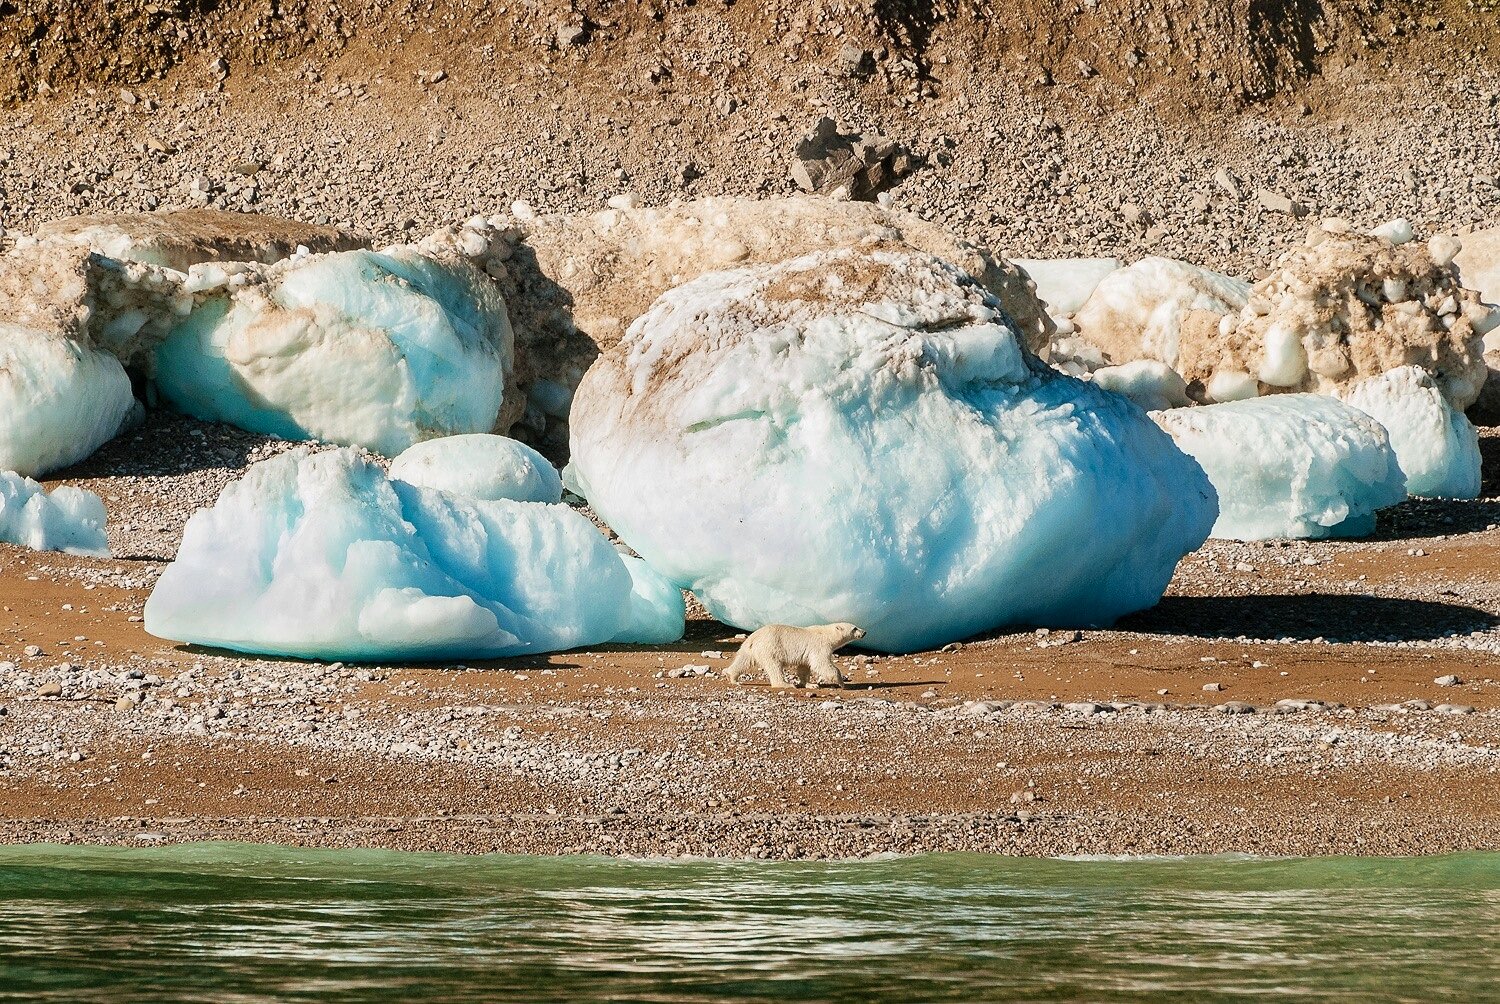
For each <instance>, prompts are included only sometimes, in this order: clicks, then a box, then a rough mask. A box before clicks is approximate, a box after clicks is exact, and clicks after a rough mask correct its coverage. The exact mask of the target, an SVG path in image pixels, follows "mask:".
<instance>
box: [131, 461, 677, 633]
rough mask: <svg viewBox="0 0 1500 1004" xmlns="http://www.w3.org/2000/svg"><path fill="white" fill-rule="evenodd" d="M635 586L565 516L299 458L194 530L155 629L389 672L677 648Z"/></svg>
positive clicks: (605, 549) (271, 467)
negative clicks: (639, 644) (398, 662)
mask: <svg viewBox="0 0 1500 1004" xmlns="http://www.w3.org/2000/svg"><path fill="white" fill-rule="evenodd" d="M639 581H645V582H646V584H647V586H648V587H650V586H651V583H650V581H649V579H647V578H645V577H644V576H639V577H638V576H637V574H636V572H635V570H633V569H632V568H631V567H630V566H629V565H628V564H627V562H626V561H625V560H624V559H623V558H622V557H621V555H619V554H618V553H617V552H616V551H615V549H614V548H613V547H612V546H611V545H610V544H609V542H608V541H607V540H605V538H604V536H603V534H601V533H600V532H599V531H598V530H597V529H596V528H595V527H594V526H593V524H591V523H590V522H589V521H588V520H587V519H586V518H584V517H583V516H582V515H580V514H578V513H576V512H574V511H573V510H571V509H569V508H568V507H567V506H561V505H544V504H539V503H534V502H513V501H509V500H499V501H476V500H473V499H467V498H463V497H461V496H458V495H453V494H450V493H447V492H441V491H435V490H432V489H428V488H419V487H416V486H414V485H409V484H405V483H404V482H400V481H392V480H389V479H388V478H386V476H385V475H384V474H383V473H382V472H381V470H380V468H379V467H377V466H375V465H374V464H372V463H370V462H369V461H367V460H364V459H362V458H361V457H360V456H359V455H358V454H357V453H355V451H353V450H347V449H344V450H334V451H328V452H323V453H317V454H309V453H306V452H305V451H300V450H299V451H293V452H292V453H289V454H284V455H282V456H280V457H276V458H273V459H271V460H267V461H264V462H262V463H259V464H256V465H254V466H253V467H251V468H250V470H249V471H247V472H246V474H245V476H244V477H243V478H241V479H240V480H239V481H236V482H234V483H232V484H230V485H229V486H228V487H226V488H225V489H224V491H223V493H222V494H221V495H220V496H219V499H218V501H217V502H216V503H215V504H214V506H213V507H212V508H210V509H204V510H202V511H200V512H199V513H197V514H196V515H194V516H193V518H192V519H191V520H190V521H189V522H188V526H187V530H186V532H185V533H184V535H183V540H182V546H181V548H180V549H179V551H178V553H177V560H176V561H174V562H173V563H172V564H171V565H170V566H168V568H167V569H166V571H165V572H163V573H162V576H161V579H160V581H159V582H158V583H157V586H156V589H155V590H154V591H153V592H152V594H151V597H150V599H149V600H148V601H147V603H146V616H145V622H146V630H147V631H149V632H151V633H152V634H154V635H156V636H158V637H162V638H170V639H173V640H176V641H184V642H192V643H196V644H201V645H212V646H216V647H219V648H227V649H234V650H237V651H243V652H256V653H263V654H268V655H283V656H297V657H305V658H318V659H351V660H379V661H385V660H395V659H473V658H488V657H499V656H511V655H520V654H525V653H539V652H550V651H557V650H560V649H567V648H576V647H578V646H584V645H595V644H600V643H603V642H609V641H614V640H624V639H626V638H629V639H634V638H636V637H642V636H646V635H649V636H650V637H651V638H653V639H654V640H675V639H676V638H680V637H681V636H682V631H683V620H682V608H681V605H680V603H679V605H678V606H677V608H676V609H675V610H673V609H668V608H667V607H666V606H665V605H662V604H659V603H656V597H655V596H654V595H652V596H651V597H650V602H649V603H642V602H641V601H640V600H639V599H638V598H637V589H638V588H640V587H639V586H638V582H639ZM679 599H680V597H679ZM652 604H655V606H652Z"/></svg>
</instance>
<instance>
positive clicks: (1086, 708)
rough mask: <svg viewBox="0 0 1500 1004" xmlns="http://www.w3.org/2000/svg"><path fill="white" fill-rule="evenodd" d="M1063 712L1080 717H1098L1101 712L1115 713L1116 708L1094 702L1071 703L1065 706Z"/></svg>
mask: <svg viewBox="0 0 1500 1004" xmlns="http://www.w3.org/2000/svg"><path fill="white" fill-rule="evenodd" d="M1063 710H1064V711H1072V712H1074V713H1075V714H1080V715H1097V714H1099V713H1100V712H1104V711H1113V710H1114V708H1113V707H1112V706H1111V705H1108V704H1095V703H1094V702H1093V701H1070V702H1068V703H1066V704H1064V705H1063Z"/></svg>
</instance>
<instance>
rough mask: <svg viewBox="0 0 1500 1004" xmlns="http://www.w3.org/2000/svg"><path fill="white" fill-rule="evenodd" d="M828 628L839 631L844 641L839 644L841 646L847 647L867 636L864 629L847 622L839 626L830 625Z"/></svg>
mask: <svg viewBox="0 0 1500 1004" xmlns="http://www.w3.org/2000/svg"><path fill="white" fill-rule="evenodd" d="M828 626H829V627H831V628H833V629H834V630H835V631H837V632H838V636H839V637H840V638H841V639H843V640H842V641H840V642H839V644H840V645H847V644H849V643H850V642H851V641H859V640H860V639H861V638H863V637H864V636H865V629H864V628H862V627H858V626H856V625H854V624H849V623H847V622H841V623H838V624H830V625H828Z"/></svg>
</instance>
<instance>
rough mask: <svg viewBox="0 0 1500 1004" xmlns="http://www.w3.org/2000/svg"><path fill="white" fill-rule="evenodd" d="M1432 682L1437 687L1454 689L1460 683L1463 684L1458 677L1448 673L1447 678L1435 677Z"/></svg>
mask: <svg viewBox="0 0 1500 1004" xmlns="http://www.w3.org/2000/svg"><path fill="white" fill-rule="evenodd" d="M1432 682H1433V683H1435V684H1437V685H1438V686H1439V687H1456V686H1458V685H1459V684H1460V683H1463V682H1464V681H1462V680H1460V679H1459V678H1458V677H1456V676H1454V675H1453V674H1452V673H1449V674H1448V675H1447V676H1439V677H1437V678H1436V679H1435V680H1433V681H1432Z"/></svg>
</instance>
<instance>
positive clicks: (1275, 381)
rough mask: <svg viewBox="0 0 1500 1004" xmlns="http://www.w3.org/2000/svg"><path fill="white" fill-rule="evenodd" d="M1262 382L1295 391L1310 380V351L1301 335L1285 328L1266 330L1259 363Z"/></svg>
mask: <svg viewBox="0 0 1500 1004" xmlns="http://www.w3.org/2000/svg"><path fill="white" fill-rule="evenodd" d="M1257 375H1258V376H1259V377H1260V382H1261V383H1265V384H1270V385H1271V386H1272V387H1295V386H1297V385H1298V384H1299V383H1301V382H1302V379H1303V378H1304V377H1305V376H1307V349H1306V348H1304V347H1303V345H1302V335H1301V332H1299V331H1297V330H1295V329H1294V328H1292V327H1290V326H1289V325H1286V324H1273V325H1271V326H1270V327H1269V328H1267V329H1266V333H1265V340H1264V349H1263V354H1262V355H1261V360H1260V372H1259V374H1257Z"/></svg>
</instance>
